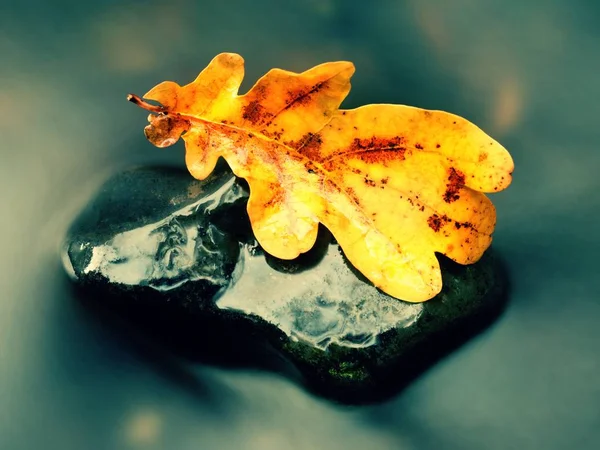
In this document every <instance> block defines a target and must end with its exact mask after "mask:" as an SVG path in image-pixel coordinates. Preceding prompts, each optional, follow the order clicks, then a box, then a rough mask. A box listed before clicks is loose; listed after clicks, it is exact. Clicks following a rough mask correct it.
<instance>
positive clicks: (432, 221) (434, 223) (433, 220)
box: [427, 214, 451, 233]
mask: <svg viewBox="0 0 600 450" xmlns="http://www.w3.org/2000/svg"><path fill="white" fill-rule="evenodd" d="M450 221H451V219H450V218H449V217H448V216H447V215H445V214H444V215H443V216H440V215H438V214H433V215H432V216H429V218H428V219H427V225H429V228H431V229H432V230H433V231H435V232H436V233H437V232H438V231H440V229H441V228H442V227H443V226H444V225H446V224H447V223H448V222H450Z"/></svg>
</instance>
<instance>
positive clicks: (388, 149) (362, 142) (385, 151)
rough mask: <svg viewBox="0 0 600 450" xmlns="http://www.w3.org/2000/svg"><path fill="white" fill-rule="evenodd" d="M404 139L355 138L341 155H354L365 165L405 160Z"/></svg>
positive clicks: (401, 137) (397, 137)
mask: <svg viewBox="0 0 600 450" xmlns="http://www.w3.org/2000/svg"><path fill="white" fill-rule="evenodd" d="M405 142H406V139H405V138H404V137H403V136H396V137H393V138H378V137H376V136H373V137H371V138H367V139H358V138H355V139H354V140H353V141H352V144H351V145H350V148H348V149H347V150H346V151H342V152H341V153H342V154H344V153H348V154H356V155H357V156H358V157H359V158H360V159H361V160H362V161H364V162H366V163H377V162H384V161H388V160H392V159H395V160H401V161H403V160H404V159H405V153H406V147H404V146H403V144H404V143H405Z"/></svg>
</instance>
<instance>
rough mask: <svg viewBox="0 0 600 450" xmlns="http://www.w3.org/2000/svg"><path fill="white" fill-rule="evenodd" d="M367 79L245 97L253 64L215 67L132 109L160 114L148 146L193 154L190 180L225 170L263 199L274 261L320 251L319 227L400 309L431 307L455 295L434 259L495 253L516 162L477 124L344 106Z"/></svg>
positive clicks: (278, 85) (439, 115) (303, 84)
mask: <svg viewBox="0 0 600 450" xmlns="http://www.w3.org/2000/svg"><path fill="white" fill-rule="evenodd" d="M353 73H354V66H353V65H352V63H349V62H332V63H326V64H321V65H319V66H316V67H313V68H312V69H310V70H307V71H305V72H302V73H300V74H298V73H293V72H288V71H285V70H280V69H273V70H271V71H269V72H268V73H267V74H266V75H265V76H263V77H262V78H261V79H260V80H259V81H258V82H257V83H256V84H255V85H254V86H253V87H252V88H251V89H250V91H248V93H246V94H244V95H238V89H239V86H240V83H241V82H242V78H243V76H244V61H243V59H242V58H241V57H240V56H239V55H236V54H231V53H223V54H220V55H218V56H217V57H215V58H214V59H213V60H212V62H211V63H210V64H209V65H208V67H206V68H205V69H204V70H203V71H202V72H201V73H200V75H198V77H197V78H196V79H195V80H194V81H193V82H192V83H190V84H187V85H185V86H179V85H178V84H176V83H174V82H171V81H166V82H163V83H161V84H159V85H158V86H156V87H155V88H153V89H152V90H150V92H148V93H147V94H146V95H145V96H144V97H145V98H147V99H150V100H154V101H157V102H159V103H160V104H161V106H159V105H153V104H149V103H147V102H145V101H143V100H141V99H140V98H139V97H137V96H134V95H130V96H129V99H130V100H131V101H133V102H134V103H136V104H138V105H139V106H141V107H143V108H145V109H147V110H149V111H151V112H152V113H154V114H151V115H150V117H149V121H150V125H148V126H147V127H146V129H145V133H146V136H147V138H148V139H149V140H150V141H151V142H152V143H153V144H154V145H156V146H158V147H166V146H169V145H172V144H174V143H175V142H176V141H177V140H178V139H179V138H180V137H182V138H183V140H184V141H185V146H186V164H187V167H188V169H189V171H190V173H191V174H192V175H193V176H194V177H196V178H198V179H204V178H206V177H207V176H208V175H209V174H210V173H211V172H212V171H213V169H214V168H215V164H216V162H217V159H218V158H219V157H223V158H224V159H225V160H226V161H227V162H228V164H229V166H230V167H231V169H232V171H233V172H234V173H235V174H236V175H237V176H239V177H242V178H245V179H246V180H247V181H248V184H249V186H250V198H249V201H248V207H247V209H248V214H249V217H250V221H251V223H252V229H253V231H254V234H255V235H256V238H257V240H258V242H259V243H260V245H261V246H262V247H263V248H264V250H265V251H267V252H268V253H270V254H272V255H273V256H275V257H278V258H282V259H292V258H295V257H297V256H298V255H299V254H300V253H303V252H306V251H308V250H309V249H310V248H311V247H312V246H313V244H314V243H315V239H316V237H317V230H318V225H319V223H322V224H323V225H325V226H326V227H327V228H328V229H329V230H330V231H331V232H332V234H333V235H334V236H335V238H336V240H337V242H338V243H339V245H340V246H341V248H342V249H343V251H344V253H345V255H346V256H347V258H348V260H349V261H350V262H351V263H352V264H353V265H354V266H355V267H356V268H357V269H358V270H359V271H360V272H362V273H363V274H364V275H365V276H366V277H367V278H368V279H369V280H371V281H372V282H373V283H374V284H375V285H376V286H377V287H379V288H380V289H381V290H383V291H384V292H386V293H387V294H389V295H391V296H394V297H396V298H399V299H402V300H406V301H411V302H421V301H425V300H427V299H430V298H432V297H434V296H435V295H436V294H437V293H438V292H439V291H440V290H441V288H442V279H441V273H440V267H439V264H438V261H437V258H436V256H435V252H439V253H442V254H444V255H447V256H448V257H449V258H451V259H453V260H454V261H456V262H458V263H460V264H470V263H474V262H476V261H477V260H478V259H479V258H480V257H481V256H482V254H483V252H484V251H485V250H486V249H487V248H488V247H489V245H490V243H491V239H492V238H491V234H492V232H493V230H494V226H495V221H496V212H495V209H494V206H493V205H492V203H491V201H490V200H489V199H488V198H487V197H486V196H485V195H484V194H483V193H484V192H496V191H500V190H502V189H504V188H506V187H507V186H508V185H509V184H510V182H511V173H512V171H513V162H512V159H511V157H510V155H509V154H508V152H507V151H506V150H505V149H504V148H503V147H502V146H501V145H500V144H499V143H498V142H496V141H495V140H493V139H492V138H490V137H489V136H488V135H486V134H485V133H484V132H483V131H482V130H480V129H479V128H478V127H476V126H475V125H473V124H472V123H470V122H468V121H467V120H465V119H463V118H461V117H458V116H455V115H453V114H449V113H446V112H442V111H428V110H424V109H419V108H413V107H409V106H402V105H387V104H382V105H367V106H363V107H360V108H357V109H353V110H340V109H339V106H340V104H341V103H342V101H343V100H344V98H345V97H346V95H347V94H348V92H349V91H350V77H351V76H352V74H353Z"/></svg>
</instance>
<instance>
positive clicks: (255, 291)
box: [217, 246, 423, 350]
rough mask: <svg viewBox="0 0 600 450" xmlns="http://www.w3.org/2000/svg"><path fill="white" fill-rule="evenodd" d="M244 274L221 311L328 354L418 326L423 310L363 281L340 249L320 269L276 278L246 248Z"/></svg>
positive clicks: (221, 300)
mask: <svg viewBox="0 0 600 450" xmlns="http://www.w3.org/2000/svg"><path fill="white" fill-rule="evenodd" d="M239 272H240V274H239V281H237V282H236V283H235V284H234V285H233V286H232V287H231V288H230V289H228V290H227V291H225V293H224V294H223V296H222V297H221V298H219V299H218V301H217V306H218V307H219V308H224V309H236V310H240V311H244V312H245V313H250V314H255V315H257V316H259V317H262V318H263V319H265V320H266V321H267V322H269V323H272V324H274V325H276V326H277V327H278V328H279V329H281V330H282V331H283V332H284V333H285V334H287V335H288V336H291V337H292V338H293V339H300V340H303V341H307V342H309V343H311V344H312V345H314V346H316V347H318V348H321V349H323V350H324V349H326V348H327V347H328V346H329V345H330V344H334V343H335V344H338V345H340V346H344V347H355V348H359V347H369V346H371V345H374V344H376V343H377V336H378V335H380V334H382V333H384V332H385V331H387V330H390V329H392V328H394V327H398V328H403V327H407V326H410V325H411V324H413V323H414V322H415V321H416V320H417V319H418V318H419V316H420V315H421V312H422V310H423V305H422V304H421V303H406V302H398V301H397V300H395V299H393V298H392V297H389V296H387V295H385V294H383V293H382V292H380V291H378V290H377V289H376V288H375V287H373V286H371V285H369V284H367V283H365V282H363V281H361V280H359V279H358V278H357V277H356V275H355V274H354V273H353V272H352V271H351V270H350V269H349V268H348V266H347V263H346V262H345V261H344V258H343V257H342V254H341V253H340V252H339V250H338V247H337V246H332V247H330V248H329V250H328V251H327V253H326V254H325V256H324V257H323V259H322V260H321V261H320V262H319V264H318V265H317V266H316V267H313V268H311V269H310V270H306V271H302V272H299V273H293V274H282V273H277V272H275V270H274V269H271V268H270V267H269V266H268V265H267V264H265V261H264V255H262V254H258V255H256V254H254V252H253V251H252V249H249V248H245V249H244V251H243V259H242V263H241V265H240V270H239Z"/></svg>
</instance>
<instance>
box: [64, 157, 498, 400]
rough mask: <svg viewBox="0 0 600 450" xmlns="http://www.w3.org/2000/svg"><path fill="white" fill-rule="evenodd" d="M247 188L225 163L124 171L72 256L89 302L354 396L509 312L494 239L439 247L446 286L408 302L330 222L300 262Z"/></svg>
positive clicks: (398, 381)
mask: <svg viewBox="0 0 600 450" xmlns="http://www.w3.org/2000/svg"><path fill="white" fill-rule="evenodd" d="M247 199H248V189H247V186H246V185H245V183H244V182H243V180H239V179H237V178H235V177H234V176H233V175H232V174H231V173H230V172H229V171H228V170H227V168H226V167H223V166H219V168H218V169H217V170H216V171H215V173H214V174H213V175H212V176H211V177H209V178H208V179H207V180H204V181H198V180H194V179H193V178H192V177H191V176H190V175H189V174H188V173H187V172H186V171H183V170H178V169H166V168H139V169H133V170H129V171H126V172H123V173H120V174H117V175H115V176H114V177H112V178H111V179H110V180H108V181H107V182H106V184H105V185H104V186H103V187H102V188H101V190H100V192H99V193H98V194H97V196H96V197H95V198H94V199H93V200H92V201H91V202H90V204H89V206H88V207H87V208H86V209H85V210H84V211H83V212H82V213H81V214H80V216H79V217H78V218H77V220H76V221H75V222H74V224H73V226H72V227H71V228H70V230H69V232H68V235H67V237H66V239H65V245H64V251H63V262H64V265H65V268H66V270H67V272H68V273H69V275H70V276H71V278H72V279H73V280H74V281H75V282H76V286H77V287H78V292H79V293H80V296H81V298H82V299H83V300H84V303H85V304H87V305H89V306H91V307H93V308H95V310H97V308H101V309H103V310H108V311H111V312H112V313H116V315H118V316H119V317H124V318H126V319H127V326H135V327H137V328H139V329H141V330H143V331H144V332H145V333H147V334H148V335H151V336H152V337H153V338H154V339H157V340H158V341H159V342H160V343H161V344H166V346H167V348H168V349H169V350H171V351H172V352H174V353H176V354H179V355H182V356H185V357H186V358H188V359H190V358H191V359H194V360H197V361H202V362H205V363H207V362H208V363H215V364H221V365H228V366H241V367H260V368H265V369H272V370H277V371H283V372H285V373H288V374H289V375H290V376H292V377H295V376H297V375H298V374H299V376H300V378H301V379H302V381H303V382H304V383H305V384H306V385H307V386H308V387H310V388H311V389H312V390H313V391H316V392H319V393H321V394H323V395H326V396H328V397H331V398H335V399H338V400H341V401H346V402H352V403H354V402H360V401H371V400H376V399H380V398H385V397H386V396H388V395H390V394H392V393H393V392H396V391H398V390H399V389H401V388H402V387H403V386H404V385H406V383H408V382H409V381H410V380H412V379H413V378H414V377H415V376H417V375H418V374H419V373H421V372H422V371H423V370H425V369H426V368H427V367H429V366H430V365H431V364H432V363H434V362H435V361H436V360H437V359H439V358H440V357H441V356H443V355H444V354H445V353H447V352H448V351H450V350H452V349H454V348H456V347H457V346H458V345H460V344H461V343H462V342H465V341H466V340H467V339H468V338H470V337H472V336H473V335H474V334H476V333H477V332H479V331H481V330H482V329H483V328H485V327H486V326H487V325H489V324H490V323H491V322H492V321H493V319H494V318H495V317H497V315H498V314H499V313H500V311H501V310H502V307H503V305H504V301H505V298H506V297H505V293H506V286H507V283H506V279H505V274H504V271H503V270H502V266H501V264H500V262H499V261H498V259H497V257H495V255H494V254H493V252H492V251H491V250H489V251H488V252H487V253H486V254H485V255H484V257H483V258H482V259H481V260H480V261H479V262H477V263H476V264H473V265H470V266H461V265H458V264H456V263H453V262H452V261H450V260H448V259H447V258H445V257H443V256H441V255H440V256H439V259H440V263H441V267H442V277H443V281H444V288H443V290H442V292H441V293H440V294H439V295H438V296H436V297H435V298H434V299H432V300H430V301H427V302H425V303H416V304H415V303H407V302H402V301H399V300H397V299H394V298H391V297H389V296H387V295H385V294H384V293H382V292H381V291H379V290H378V289H376V288H375V287H374V286H373V285H372V284H371V283H369V282H368V280H366V279H365V278H364V277H363V276H362V275H361V274H360V273H359V272H357V271H356V270H355V269H354V268H353V267H352V265H350V264H349V262H348V261H347V259H346V258H345V256H344V254H343V252H342V251H341V249H340V248H339V246H338V245H337V243H336V242H335V240H334V239H333V237H332V236H331V234H330V233H329V232H328V231H327V230H326V229H324V228H323V229H321V230H320V232H319V237H318V239H317V243H316V244H315V246H314V248H313V249H311V250H310V251H309V252H307V253H305V254H303V255H301V256H300V257H299V258H297V259H295V260H293V261H283V260H278V259H276V258H274V257H272V256H270V255H267V254H265V253H264V252H263V251H262V249H261V248H260V246H259V245H258V244H257V242H256V240H255V239H254V236H253V235H252V231H251V227H250V224H249V221H248V217H247V214H246V212H245V204H246V202H247ZM399 232H401V230H399Z"/></svg>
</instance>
